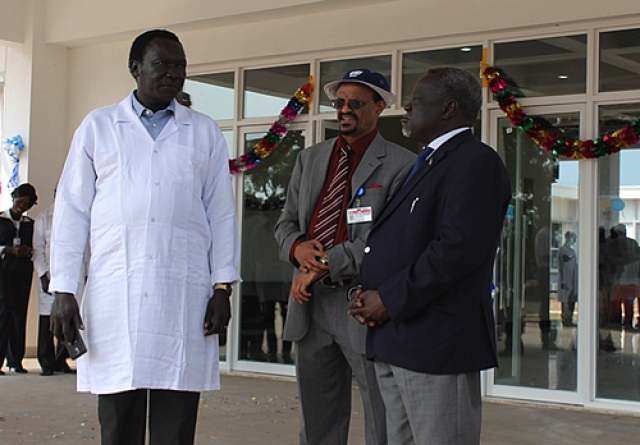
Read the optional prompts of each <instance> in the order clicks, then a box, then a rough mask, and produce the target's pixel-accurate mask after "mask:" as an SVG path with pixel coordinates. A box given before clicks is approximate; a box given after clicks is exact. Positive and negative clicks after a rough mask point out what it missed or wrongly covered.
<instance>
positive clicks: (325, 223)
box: [313, 145, 351, 249]
mask: <svg viewBox="0 0 640 445" xmlns="http://www.w3.org/2000/svg"><path fill="white" fill-rule="evenodd" d="M350 151H351V147H349V146H348V145H347V146H346V147H342V148H340V150H339V151H338V156H339V158H338V166H337V167H336V171H335V174H334V175H333V179H332V180H331V183H330V184H329V188H328V189H327V194H326V195H325V197H324V199H323V200H322V206H321V207H320V212H318V220H317V222H316V227H315V229H314V231H313V233H314V234H315V238H316V239H317V240H318V241H320V242H321V243H322V245H323V246H324V248H325V249H329V248H331V247H333V243H334V241H335V237H336V230H337V229H338V221H339V220H340V212H341V211H342V203H343V201H344V192H345V189H346V188H347V179H348V177H349V152H350Z"/></svg>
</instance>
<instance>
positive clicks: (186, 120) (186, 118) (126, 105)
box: [113, 93, 193, 125]
mask: <svg viewBox="0 0 640 445" xmlns="http://www.w3.org/2000/svg"><path fill="white" fill-rule="evenodd" d="M131 94H133V93H131ZM173 102H174V106H175V113H174V115H173V119H174V121H175V124H176V125H191V124H192V123H193V119H192V117H191V113H190V110H189V109H188V108H187V107H185V106H184V105H180V104H179V103H178V102H177V101H176V100H175V99H174V100H173ZM136 119H139V118H138V116H136V112H135V110H134V109H133V106H132V105H131V95H129V96H127V97H125V98H124V99H123V100H122V101H120V103H119V104H118V105H117V106H116V112H115V114H114V120H113V123H114V124H117V123H122V122H133V121H134V120H136Z"/></svg>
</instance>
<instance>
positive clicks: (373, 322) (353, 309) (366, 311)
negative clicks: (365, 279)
mask: <svg viewBox="0 0 640 445" xmlns="http://www.w3.org/2000/svg"><path fill="white" fill-rule="evenodd" d="M347 313H348V314H349V315H351V316H352V317H354V318H355V319H356V320H358V322H360V324H365V323H366V324H368V325H369V326H371V327H375V326H377V325H381V324H383V323H385V322H386V321H388V320H389V319H390V317H389V313H388V312H387V309H386V308H385V307H384V304H383V303H382V299H381V298H380V294H379V293H378V291H377V290H366V291H363V290H362V289H358V290H357V291H355V293H354V294H353V296H352V297H351V298H350V299H349V310H348V311H347Z"/></svg>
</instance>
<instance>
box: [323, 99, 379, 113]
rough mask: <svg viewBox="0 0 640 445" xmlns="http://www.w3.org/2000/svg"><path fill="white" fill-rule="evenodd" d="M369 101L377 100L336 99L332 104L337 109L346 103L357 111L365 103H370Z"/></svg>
mask: <svg viewBox="0 0 640 445" xmlns="http://www.w3.org/2000/svg"><path fill="white" fill-rule="evenodd" d="M369 102H375V101H374V100H365V101H361V100H355V99H354V100H347V101H345V100H344V99H334V100H332V101H331V106H332V107H333V108H335V109H336V110H340V109H342V108H343V107H344V104H347V106H348V107H349V108H350V109H352V110H354V111H355V110H359V109H360V108H361V107H362V106H363V105H364V104H368V103H369Z"/></svg>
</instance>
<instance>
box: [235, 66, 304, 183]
mask: <svg viewBox="0 0 640 445" xmlns="http://www.w3.org/2000/svg"><path fill="white" fill-rule="evenodd" d="M313 88H314V84H313V77H311V78H310V79H309V82H308V83H305V84H304V85H302V86H301V87H300V88H298V90H297V91H296V92H295V94H294V95H293V97H292V98H291V99H290V100H289V103H287V105H286V106H285V107H284V108H283V109H282V111H281V112H280V116H279V117H278V120H277V121H275V122H274V123H273V124H272V125H271V128H269V131H267V133H266V134H265V135H264V137H263V138H262V139H260V141H258V143H257V144H256V145H254V147H253V149H252V150H251V151H248V152H247V153H245V154H243V155H242V156H240V157H239V158H236V159H229V170H230V171H231V173H232V174H237V173H243V172H245V171H247V170H249V169H250V168H253V167H255V166H256V165H257V164H259V163H260V162H261V161H262V160H263V159H264V158H266V157H267V156H269V154H271V152H272V151H273V149H274V148H275V147H276V146H277V145H278V144H279V143H280V141H281V140H282V138H283V137H284V135H285V134H287V131H288V129H289V125H290V124H291V122H293V121H294V120H295V119H296V117H298V113H300V110H302V107H303V106H304V105H305V104H306V103H309V104H311V102H312V100H313Z"/></svg>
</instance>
